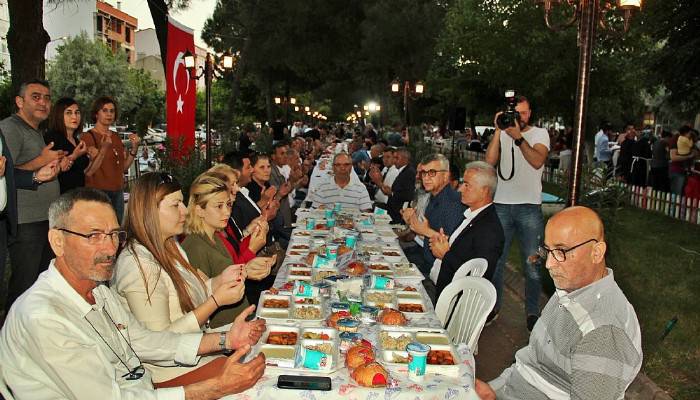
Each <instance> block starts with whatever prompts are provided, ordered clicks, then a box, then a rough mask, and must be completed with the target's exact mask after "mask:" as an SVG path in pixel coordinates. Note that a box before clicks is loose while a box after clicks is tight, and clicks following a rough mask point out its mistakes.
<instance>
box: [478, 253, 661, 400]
mask: <svg viewBox="0 0 700 400" xmlns="http://www.w3.org/2000/svg"><path fill="white" fill-rule="evenodd" d="M504 278H505V279H504V281H505V287H504V298H503V305H502V306H501V312H500V315H499V317H498V319H497V320H496V321H494V322H493V323H492V324H491V325H489V326H487V327H484V330H483V331H482V333H481V337H480V338H479V347H478V353H477V354H476V356H475V358H476V376H477V378H479V379H482V380H485V381H488V380H491V379H494V378H496V377H497V376H499V375H500V374H501V371H503V370H504V369H505V368H507V367H508V366H510V365H511V364H512V363H513V361H514V360H515V352H516V351H517V350H518V349H520V348H521V347H523V346H525V345H526V344H527V341H528V338H529V336H530V334H529V332H528V331H527V325H526V323H525V306H524V303H523V300H524V298H525V293H524V292H525V290H524V282H523V278H522V276H520V275H519V274H518V273H517V272H515V271H514V270H513V269H511V268H510V267H509V268H506V273H505V276H504ZM546 300H547V299H546V298H545V297H544V296H542V297H541V304H542V306H544V304H545V302H546ZM670 399H671V397H670V396H668V394H666V392H664V391H662V390H661V389H659V387H658V386H656V384H655V383H654V382H653V381H651V380H650V379H649V378H647V376H646V375H644V374H643V373H640V374H639V375H638V376H637V378H635V380H634V382H632V385H631V386H630V387H629V388H628V389H627V393H626V394H625V400H670Z"/></svg>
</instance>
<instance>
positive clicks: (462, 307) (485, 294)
mask: <svg viewBox="0 0 700 400" xmlns="http://www.w3.org/2000/svg"><path fill="white" fill-rule="evenodd" d="M495 304H496V288H494V287H493V285H492V284H491V282H489V281H488V280H487V279H484V278H478V277H472V276H468V277H465V278H459V279H457V280H454V281H452V283H450V284H449V285H447V287H446V288H445V289H444V290H443V291H442V293H441V294H440V298H439V299H438V301H437V305H436V306H435V313H436V314H437V316H438V318H439V319H440V322H441V323H442V326H443V327H445V329H446V330H447V334H448V335H449V336H450V339H451V340H452V343H465V344H466V345H467V346H468V347H469V349H470V350H471V351H472V352H474V351H475V350H476V346H477V343H478V341H479V336H480V335H481V330H482V329H483V328H484V324H485V323H486V318H487V317H488V315H489V313H490V312H491V310H492V309H493V306H494V305H495Z"/></svg>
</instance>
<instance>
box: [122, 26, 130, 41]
mask: <svg viewBox="0 0 700 400" xmlns="http://www.w3.org/2000/svg"><path fill="white" fill-rule="evenodd" d="M124 40H125V41H126V42H127V43H131V28H129V27H128V26H127V27H126V28H125V29H124Z"/></svg>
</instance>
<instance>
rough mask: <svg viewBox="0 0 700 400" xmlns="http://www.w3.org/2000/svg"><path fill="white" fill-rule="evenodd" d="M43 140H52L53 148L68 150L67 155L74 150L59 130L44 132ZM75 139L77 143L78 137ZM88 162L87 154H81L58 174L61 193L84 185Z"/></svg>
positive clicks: (47, 142)
mask: <svg viewBox="0 0 700 400" xmlns="http://www.w3.org/2000/svg"><path fill="white" fill-rule="evenodd" d="M44 140H45V141H46V144H49V143H51V142H53V150H63V151H66V152H68V154H69V155H70V154H71V153H73V150H75V146H73V143H71V142H70V141H68V139H67V138H66V136H65V135H63V134H61V133H59V132H55V131H48V132H46V136H45V137H44ZM75 141H76V143H79V142H78V139H75ZM89 164H90V160H89V159H88V157H87V154H83V155H82V156H80V157H78V158H77V159H76V160H75V162H73V166H71V168H70V169H69V170H68V171H65V172H61V173H59V174H58V184H59V185H60V187H61V193H65V192H67V191H69V190H71V189H75V188H78V187H83V186H85V169H86V168H87V167H88V165H89Z"/></svg>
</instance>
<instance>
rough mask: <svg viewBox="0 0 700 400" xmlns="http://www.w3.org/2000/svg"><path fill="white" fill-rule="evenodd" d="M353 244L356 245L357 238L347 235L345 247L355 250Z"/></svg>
mask: <svg viewBox="0 0 700 400" xmlns="http://www.w3.org/2000/svg"><path fill="white" fill-rule="evenodd" d="M355 244H357V236H355V235H348V236H346V237H345V245H346V246H348V247H349V248H351V249H354V248H355Z"/></svg>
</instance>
